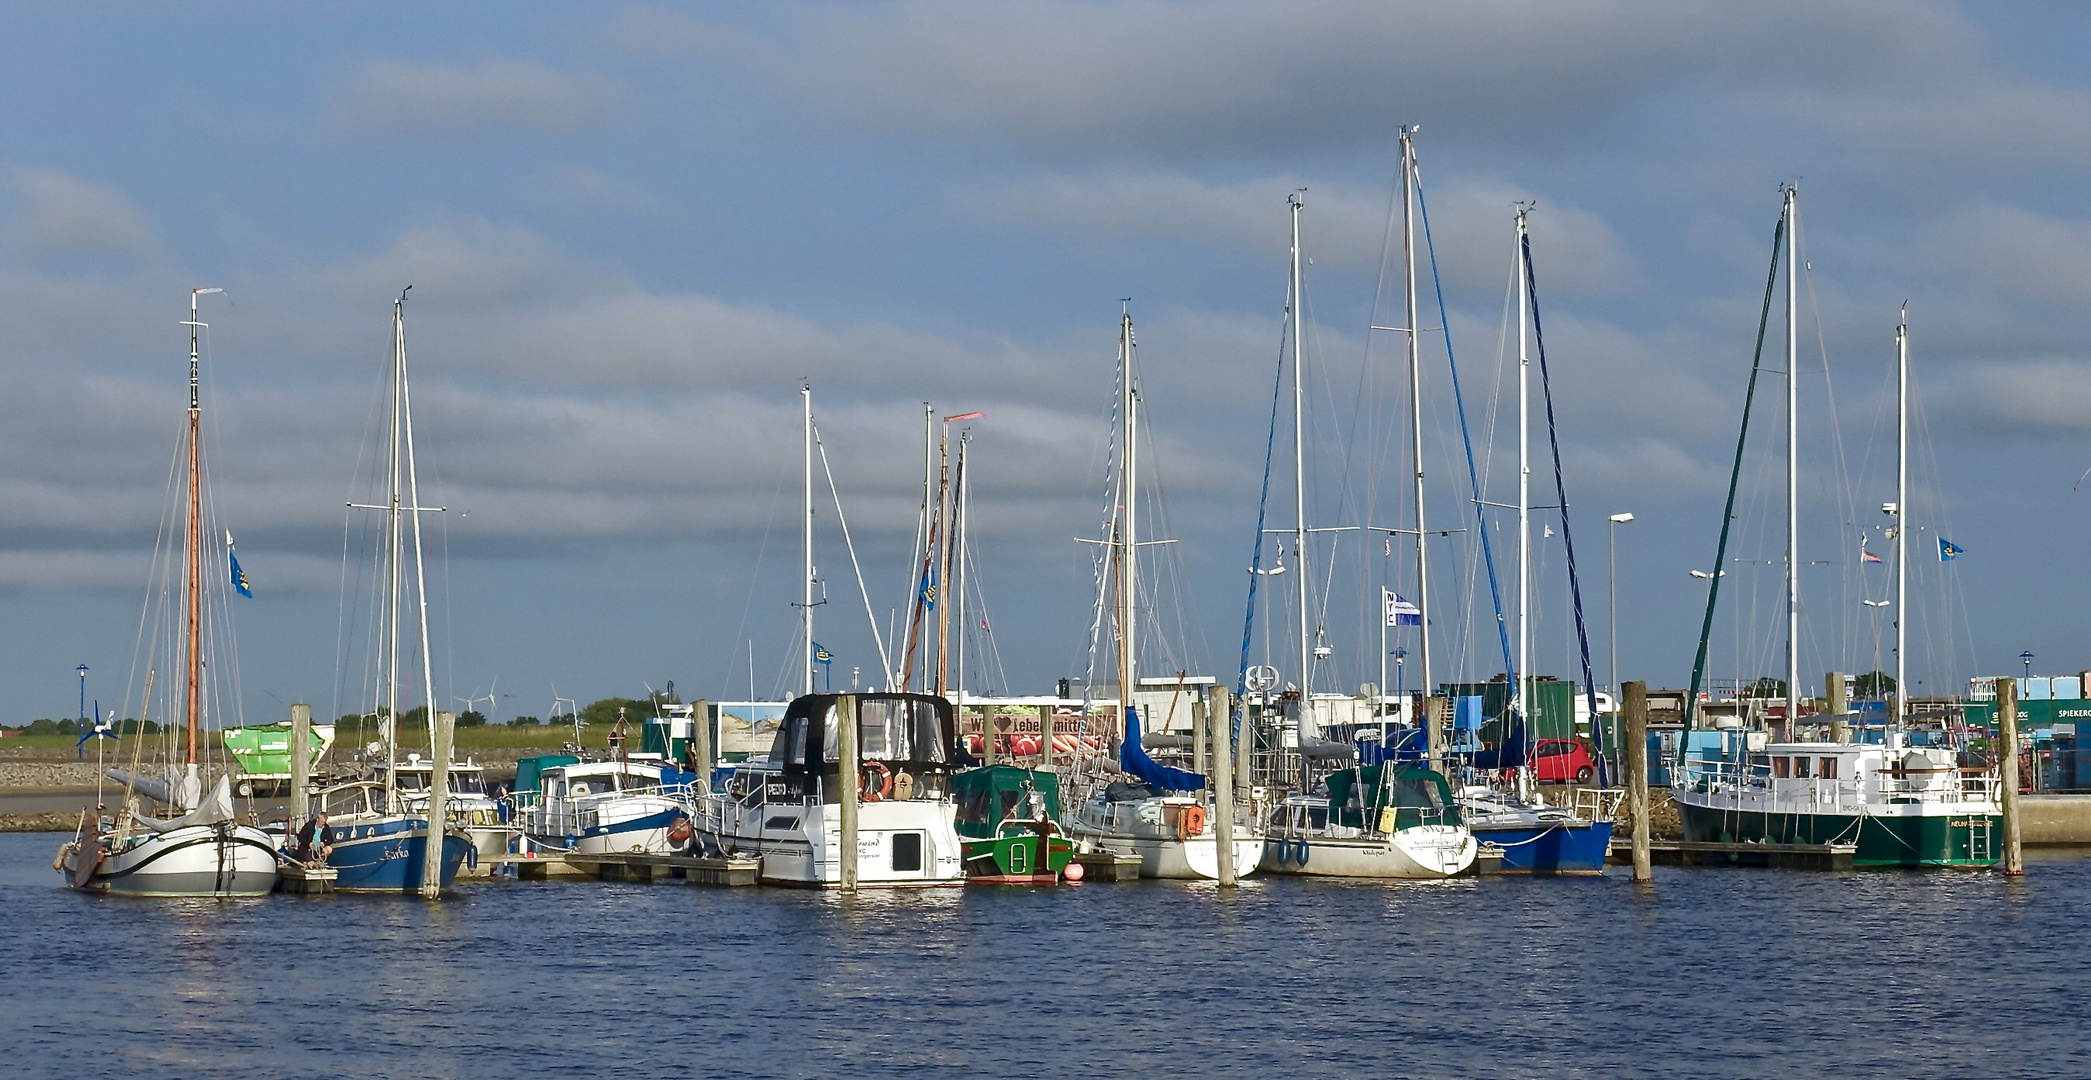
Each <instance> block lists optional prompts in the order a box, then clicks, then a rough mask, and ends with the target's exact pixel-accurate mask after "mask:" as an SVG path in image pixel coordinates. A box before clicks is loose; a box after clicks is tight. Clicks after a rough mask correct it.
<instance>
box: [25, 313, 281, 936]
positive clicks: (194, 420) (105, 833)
mask: <svg viewBox="0 0 2091 1080" xmlns="http://www.w3.org/2000/svg"><path fill="white" fill-rule="evenodd" d="M218 291H219V290H217V289H191V290H190V291H189V318H188V320H187V321H186V322H185V323H183V325H185V326H187V327H188V328H189V417H188V431H187V434H186V436H185V439H186V445H185V447H184V449H185V454H184V456H185V458H186V459H187V461H186V466H187V482H186V484H185V485H184V487H185V498H186V502H185V505H184V508H183V518H184V525H185V529H184V539H183V546H182V563H181V580H180V589H181V598H182V599H181V601H180V608H179V611H178V612H176V613H175V614H177V615H178V618H179V619H180V622H181V626H182V645H181V649H182V654H181V657H180V660H181V667H182V674H183V683H182V690H183V694H182V702H183V706H182V707H183V713H182V722H183V742H182V745H183V755H182V767H181V769H180V770H179V771H176V770H174V769H172V768H170V769H168V771H167V772H166V773H165V774H164V775H163V776H161V777H144V776H139V775H137V774H136V772H135V770H133V771H123V770H117V771H114V772H113V773H112V775H114V776H116V778H117V779H119V780H123V781H124V782H125V785H126V790H125V805H124V807H123V810H122V812H121V813H120V814H119V815H118V816H117V818H116V819H115V820H113V821H107V822H105V821H103V820H101V819H100V818H99V817H98V815H97V814H95V813H94V812H90V814H89V815H87V816H86V817H83V819H82V822H81V826H80V830H79V832H78V833H77V834H76V835H75V836H74V838H73V840H72V841H71V842H70V843H68V844H67V845H66V846H65V847H64V848H62V849H61V850H60V851H59V854H58V858H57V859H56V860H54V865H55V866H56V867H57V868H58V870H59V871H60V872H61V873H63V874H64V875H65V876H66V880H67V882H68V883H70V884H71V885H73V886H74V887H75V888H79V889H85V890H88V891H91V892H109V893H121V894H125V895H131V896H262V895H266V894H268V893H269V892H271V891H273V890H274V889H275V888H276V880H277V869H276V850H275V845H274V844H273V843H271V841H270V839H269V837H268V836H267V835H265V834H264V833H262V831H261V830H259V829H256V828H252V827H249V826H246V825H242V824H239V823H238V822H237V821H236V820H235V817H234V812H233V803H232V788H231V785H230V782H229V781H228V779H227V778H226V776H225V775H224V774H223V773H221V774H220V775H219V777H218V779H217V782H216V783H214V784H213V785H212V786H211V788H210V790H209V791H208V792H205V791H204V788H203V782H202V774H201V773H200V772H199V770H198V766H199V764H200V762H199V760H198V751H199V749H200V748H201V747H202V746H203V745H204V738H203V729H204V727H205V725H206V723H207V722H208V721H209V720H210V719H212V718H210V717H206V716H205V709H206V707H207V705H208V703H209V702H210V701H213V700H216V695H214V694H213V695H206V693H205V688H204V677H205V662H204V648H205V645H204V642H205V640H206V638H205V634H204V630H205V612H206V611H207V610H209V607H210V595H209V594H210V590H208V589H206V587H205V584H204V580H203V573H204V570H203V567H204V560H203V545H204V537H205V536H206V535H215V534H214V533H207V532H206V530H205V529H204V522H203V512H204V511H203V507H204V502H203V472H204V470H203V437H202V432H203V402H202V395H201V388H200V379H199V378H198V368H199V364H198V359H197V358H198V352H197V331H198V330H199V329H200V328H202V327H203V325H204V323H203V322H202V321H201V320H199V319H198V318H197V300H198V298H199V297H202V296H205V295H207V294H210V293H215V292H218ZM156 561H157V560H156ZM215 584H216V585H217V587H218V590H220V591H222V590H224V589H226V588H229V587H230V582H229V581H225V582H217V583H215ZM148 603H150V601H148ZM152 684H153V676H152V674H151V673H150V672H149V673H148V675H147V677H146V692H145V697H146V704H145V706H144V707H141V709H140V710H139V712H140V718H141V720H142V719H143V717H144V714H145V712H146V711H147V709H149V708H150V705H151V697H152ZM141 727H142V724H141ZM134 792H135V793H143V794H145V795H147V796H148V797H150V798H153V799H155V800H156V801H158V802H160V803H162V804H164V805H165V806H167V807H168V810H167V813H168V815H169V816H167V817H165V818H156V817H152V816H149V815H147V814H144V813H140V812H137V811H136V809H135V804H134V803H133V802H132V801H131V795H132V794H133V793H134Z"/></svg>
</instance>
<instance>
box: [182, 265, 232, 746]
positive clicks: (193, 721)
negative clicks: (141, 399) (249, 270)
mask: <svg viewBox="0 0 2091 1080" xmlns="http://www.w3.org/2000/svg"><path fill="white" fill-rule="evenodd" d="M222 291H224V290H222V289H190V290H189V321H188V322H187V323H184V324H183V325H185V326H187V327H188V328H189V522H188V524H189V529H188V532H189V535H188V547H189V551H188V555H189V557H188V567H187V569H186V571H185V572H186V574H187V576H188V579H189V580H188V583H187V585H188V588H187V592H188V607H189V619H188V627H187V630H188V637H189V644H188V647H189V673H188V674H189V680H188V683H189V685H188V700H187V703H186V712H185V718H186V724H187V732H188V741H187V745H186V749H185V751H184V757H183V761H184V762H186V763H187V765H188V766H189V770H190V772H192V773H193V772H194V771H195V768H196V747H197V744H198V743H199V742H200V741H201V732H202V730H203V397H202V395H201V393H200V392H199V391H200V380H199V379H198V370H199V365H198V363H197V349H196V332H197V330H199V329H201V328H202V326H203V325H204V324H203V323H202V322H201V321H199V320H198V319H197V317H196V299H197V297H200V296H202V295H203V294H205V293H214V292H222Z"/></svg>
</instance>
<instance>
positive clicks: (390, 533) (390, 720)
mask: <svg viewBox="0 0 2091 1080" xmlns="http://www.w3.org/2000/svg"><path fill="white" fill-rule="evenodd" d="M406 300H407V294H406V292H405V291H404V290H402V291H401V292H400V294H399V299H397V300H394V301H392V446H391V450H390V461H391V469H390V470H389V472H390V477H389V479H388V481H387V482H388V483H389V484H390V486H391V494H390V497H389V499H388V500H387V502H386V505H385V544H386V546H387V547H388V548H389V549H390V557H389V558H388V559H386V562H385V575H386V592H385V595H386V598H387V599H386V622H387V629H386V642H387V645H386V651H385V664H386V677H385V723H384V740H385V810H386V812H387V813H390V812H391V810H392V805H393V800H394V799H395V798H396V797H397V792H398V790H399V778H398V777H397V776H396V775H395V774H396V773H397V772H398V769H397V764H398V761H399V605H400V561H401V559H400V556H401V554H402V552H403V548H404V543H403V541H404V539H405V536H406V531H405V530H404V529H402V528H401V527H400V508H401V505H402V504H401V502H400V470H401V469H402V468H404V467H405V460H406V454H405V452H404V449H403V447H404V441H405V431H406V428H405V424H406V407H405V391H406V375H407V325H406V312H405V305H406Z"/></svg>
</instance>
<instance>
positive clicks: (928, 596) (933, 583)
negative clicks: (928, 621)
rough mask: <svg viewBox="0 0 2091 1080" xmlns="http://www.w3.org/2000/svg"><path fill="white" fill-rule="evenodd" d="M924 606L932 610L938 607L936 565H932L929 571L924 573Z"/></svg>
mask: <svg viewBox="0 0 2091 1080" xmlns="http://www.w3.org/2000/svg"><path fill="white" fill-rule="evenodd" d="M922 606H923V607H926V608H928V609H929V610H931V611H935V610H936V609H937V571H936V568H935V567H931V568H930V570H929V572H928V573H926V574H924V575H922Z"/></svg>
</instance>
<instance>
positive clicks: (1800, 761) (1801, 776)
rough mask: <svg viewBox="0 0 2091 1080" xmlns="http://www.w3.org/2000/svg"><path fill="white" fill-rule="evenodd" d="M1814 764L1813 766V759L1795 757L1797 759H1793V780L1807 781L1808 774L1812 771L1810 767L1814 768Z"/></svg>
mask: <svg viewBox="0 0 2091 1080" xmlns="http://www.w3.org/2000/svg"><path fill="white" fill-rule="evenodd" d="M1814 764H1815V760H1814V759H1813V758H1804V757H1797V758H1794V759H1793V778H1794V779H1795V780H1806V779H1808V778H1809V774H1810V772H1811V771H1812V766H1814Z"/></svg>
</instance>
